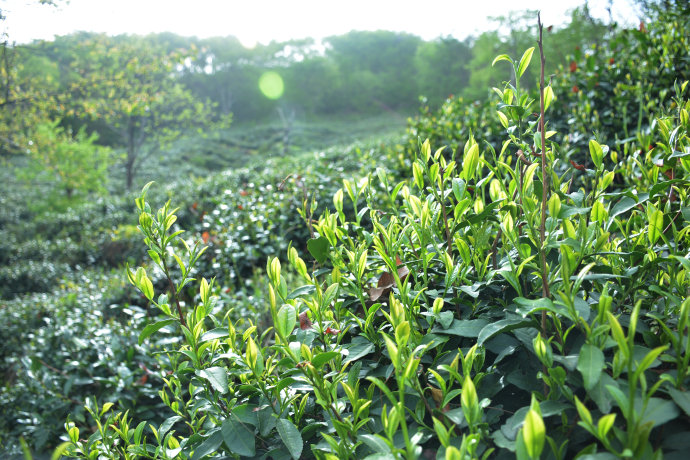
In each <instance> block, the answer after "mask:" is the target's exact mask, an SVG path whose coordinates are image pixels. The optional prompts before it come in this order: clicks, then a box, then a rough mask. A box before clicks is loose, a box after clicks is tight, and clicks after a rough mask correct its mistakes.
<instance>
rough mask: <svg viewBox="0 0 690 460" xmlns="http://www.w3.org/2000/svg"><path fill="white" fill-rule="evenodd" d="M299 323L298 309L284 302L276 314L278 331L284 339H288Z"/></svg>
mask: <svg viewBox="0 0 690 460" xmlns="http://www.w3.org/2000/svg"><path fill="white" fill-rule="evenodd" d="M295 324H297V311H296V310H295V307H293V306H292V305H290V304H283V306H282V307H280V310H278V314H277V315H276V324H275V327H276V331H277V332H278V334H279V336H280V337H282V338H283V339H287V338H288V337H289V336H290V334H291V333H292V330H293V329H294V328H295Z"/></svg>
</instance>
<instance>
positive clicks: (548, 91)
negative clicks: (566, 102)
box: [544, 85, 554, 111]
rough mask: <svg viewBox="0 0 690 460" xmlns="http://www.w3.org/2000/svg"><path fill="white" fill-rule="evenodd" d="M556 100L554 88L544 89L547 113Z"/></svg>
mask: <svg viewBox="0 0 690 460" xmlns="http://www.w3.org/2000/svg"><path fill="white" fill-rule="evenodd" d="M553 100H554V94H553V88H552V87H551V85H549V86H547V87H546V88H544V111H546V110H547V109H548V108H549V106H550V105H551V103H552V102H553Z"/></svg>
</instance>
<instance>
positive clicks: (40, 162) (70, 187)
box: [22, 120, 110, 204]
mask: <svg viewBox="0 0 690 460" xmlns="http://www.w3.org/2000/svg"><path fill="white" fill-rule="evenodd" d="M59 123H60V120H55V121H53V122H44V123H41V124H39V125H37V126H36V127H35V128H34V130H33V132H32V135H31V145H30V149H29V157H30V159H31V163H32V166H33V167H31V166H30V167H28V168H23V169H22V176H23V178H24V179H25V180H30V181H32V182H34V181H41V180H44V179H46V182H49V183H53V184H55V186H56V188H58V189H59V190H61V191H62V192H64V198H66V202H67V204H70V202H71V201H72V200H73V199H75V198H77V197H78V196H83V195H84V194H86V193H89V192H98V193H102V192H104V191H105V184H106V182H107V179H108V174H107V171H108V161H109V153H110V152H109V149H107V148H105V147H102V146H99V145H97V144H96V140H97V139H98V135H97V134H96V133H91V134H90V135H88V134H87V133H86V127H82V128H81V129H80V130H79V131H78V132H77V133H74V134H73V133H72V131H71V129H65V128H62V127H60V126H59ZM49 201H51V203H54V200H49ZM58 201H60V200H58Z"/></svg>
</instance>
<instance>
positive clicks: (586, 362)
mask: <svg viewBox="0 0 690 460" xmlns="http://www.w3.org/2000/svg"><path fill="white" fill-rule="evenodd" d="M605 366H606V363H605V362H604V353H603V352H602V351H601V350H600V349H599V348H598V347H595V346H594V345H591V344H589V343H586V344H584V345H583V346H582V348H580V356H579V358H578V361H577V370H578V371H580V373H581V374H582V380H583V381H584V384H585V389H587V391H589V390H591V389H592V388H594V386H595V385H596V384H597V382H599V378H600V377H601V373H602V371H603V370H604V367H605Z"/></svg>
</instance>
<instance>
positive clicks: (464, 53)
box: [415, 37, 472, 106]
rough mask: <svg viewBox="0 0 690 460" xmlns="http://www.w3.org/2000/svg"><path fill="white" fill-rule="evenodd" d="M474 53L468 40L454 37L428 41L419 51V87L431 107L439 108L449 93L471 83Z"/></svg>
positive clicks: (417, 59)
mask: <svg viewBox="0 0 690 460" xmlns="http://www.w3.org/2000/svg"><path fill="white" fill-rule="evenodd" d="M471 57H472V50H471V48H470V47H469V45H468V43H467V41H459V40H457V39H455V38H452V37H443V38H438V39H436V40H434V41H430V42H425V43H422V44H421V45H419V47H418V48H417V54H416V55H415V69H416V71H417V88H418V90H419V93H420V94H422V95H424V96H426V97H427V99H428V101H429V103H430V104H431V105H432V106H439V105H440V104H441V103H442V102H443V101H444V100H445V99H446V98H447V97H448V96H449V95H450V94H454V93H458V92H459V91H460V90H461V89H462V88H465V87H466V86H467V85H468V83H469V77H470V73H469V70H468V67H467V64H468V61H469V60H470V59H471Z"/></svg>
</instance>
